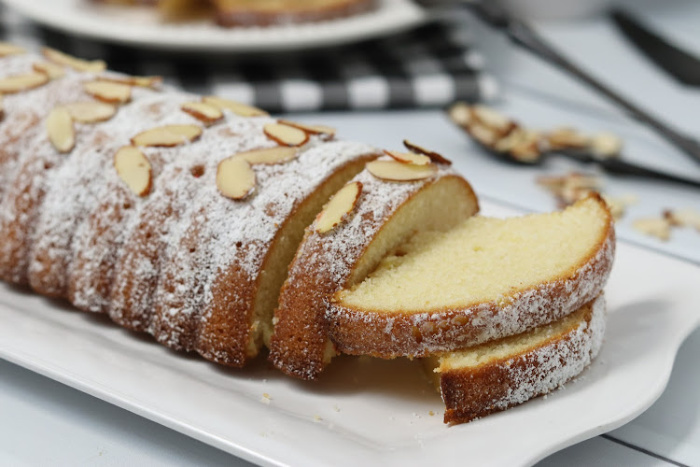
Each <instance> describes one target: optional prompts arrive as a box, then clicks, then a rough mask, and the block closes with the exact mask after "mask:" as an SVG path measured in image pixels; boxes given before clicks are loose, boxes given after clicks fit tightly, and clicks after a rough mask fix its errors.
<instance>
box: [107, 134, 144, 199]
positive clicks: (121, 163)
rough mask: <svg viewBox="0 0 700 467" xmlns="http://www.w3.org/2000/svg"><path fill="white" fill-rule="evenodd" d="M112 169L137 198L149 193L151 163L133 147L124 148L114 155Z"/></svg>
mask: <svg viewBox="0 0 700 467" xmlns="http://www.w3.org/2000/svg"><path fill="white" fill-rule="evenodd" d="M114 168H115V169H116V170H117V174H119V178H121V179H122V181H123V182H124V183H126V185H127V186H128V187H129V189H130V190H131V191H133V192H134V194H136V195H137V196H146V195H147V194H148V193H150V192H151V186H152V185H153V174H152V170H151V163H150V162H149V161H148V158H147V157H146V155H145V154H144V153H143V152H142V151H141V150H140V149H139V148H135V147H134V146H124V147H123V148H121V149H119V150H118V151H117V152H116V153H115V154H114Z"/></svg>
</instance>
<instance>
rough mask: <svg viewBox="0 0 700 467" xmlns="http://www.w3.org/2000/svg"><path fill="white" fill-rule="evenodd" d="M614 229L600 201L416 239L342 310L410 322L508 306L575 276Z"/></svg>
mask: <svg viewBox="0 0 700 467" xmlns="http://www.w3.org/2000/svg"><path fill="white" fill-rule="evenodd" d="M610 229H611V223H610V215H609V213H608V210H607V208H606V207H605V205H604V203H603V202H602V201H600V199H598V198H595V197H591V198H587V199H586V200H583V201H580V202H579V203H577V204H575V205H574V206H571V207H569V208H568V209H566V210H565V211H561V212H556V213H548V214H534V215H529V216H524V217H519V218H509V219H494V218H486V217H473V218H471V219H468V220H466V221H465V222H464V223H462V224H461V225H459V226H457V227H455V228H454V229H451V230H448V231H442V232H441V231H424V232H420V233H417V234H416V235H415V236H413V237H412V238H411V239H410V240H409V241H408V242H407V243H406V244H404V245H402V246H401V247H400V248H398V249H397V250H395V251H394V252H393V254H391V255H389V256H387V257H385V258H384V259H383V260H382V261H381V263H380V264H379V266H378V267H377V268H376V270H374V272H373V273H372V274H370V275H369V277H367V278H366V279H365V280H364V281H362V282H361V283H359V284H358V285H356V286H355V287H352V288H350V289H348V290H344V291H342V292H340V293H339V294H338V295H337V298H338V303H339V305H340V306H342V307H347V308H350V309H355V310H366V311H372V312H375V313H397V312H399V313H407V314H412V313H423V312H427V311H430V310H440V309H454V308H464V307H468V306H470V305H473V304H476V303H480V302H485V301H497V302H498V301H503V302H504V303H505V302H507V300H508V297H509V296H512V295H514V294H515V293H517V292H520V291H524V290H527V289H529V288H532V287H536V286H537V285H538V284H541V283H543V282H546V281H553V280H556V279H558V278H566V277H569V276H571V275H572V274H573V273H574V272H575V271H576V269H577V268H579V267H580V266H581V265H583V264H584V263H585V262H586V261H588V260H589V259H590V258H591V257H592V256H593V255H594V254H595V252H596V251H597V250H599V249H600V247H601V245H602V243H603V242H604V241H605V240H606V237H607V236H608V235H609V230H610ZM436 291H439V293H436Z"/></svg>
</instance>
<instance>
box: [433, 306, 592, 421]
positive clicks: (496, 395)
mask: <svg viewBox="0 0 700 467" xmlns="http://www.w3.org/2000/svg"><path fill="white" fill-rule="evenodd" d="M583 308H586V310H585V314H584V319H583V321H582V322H577V323H574V325H573V326H572V327H569V328H568V329H564V330H562V331H561V332H559V333H558V334H553V335H551V336H549V337H548V338H547V339H546V340H545V341H543V342H540V343H539V344H538V345H536V346H535V347H531V348H529V349H528V350H526V351H524V352H522V353H520V354H519V355H511V356H509V358H502V359H500V360H496V361H491V362H488V363H485V364H482V365H480V366H477V367H475V368H464V369H459V368H457V369H447V370H445V371H444V372H442V373H441V374H440V392H441V394H442V399H443V401H444V402H445V407H446V410H445V416H444V421H445V423H449V424H458V423H466V422H470V421H472V420H474V419H477V418H481V417H484V416H486V415H489V414H492V413H495V412H501V411H503V410H506V409H508V408H510V407H513V406H515V405H519V404H521V403H523V402H526V401H527V400H530V399H532V398H535V397H539V396H542V395H544V394H547V393H549V392H551V391H552V390H554V389H556V388H558V387H560V386H562V385H563V384H564V383H566V382H568V381H569V380H571V379H573V378H574V377H576V376H577V375H578V374H580V373H581V371H583V370H584V369H585V368H586V367H587V366H588V365H589V364H590V363H591V361H592V359H593V358H595V357H596V356H597V354H598V352H599V350H600V347H601V345H602V342H603V336H604V333H605V300H604V298H603V297H602V296H601V297H599V298H597V299H596V300H594V301H593V302H592V303H588V304H586V305H584V307H583Z"/></svg>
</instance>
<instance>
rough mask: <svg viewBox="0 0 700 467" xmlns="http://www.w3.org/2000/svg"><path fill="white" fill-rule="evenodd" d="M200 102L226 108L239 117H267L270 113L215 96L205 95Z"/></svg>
mask: <svg viewBox="0 0 700 467" xmlns="http://www.w3.org/2000/svg"><path fill="white" fill-rule="evenodd" d="M202 102H204V103H206V104H210V105H213V106H215V107H218V108H219V109H221V110H228V111H230V112H233V113H235V114H236V115H238V116H240V117H267V116H269V115H270V114H268V113H267V112H265V111H264V110H262V109H258V108H257V107H253V106H251V105H247V104H241V103H240V102H236V101H232V100H230V99H223V98H221V97H216V96H205V97H203V98H202Z"/></svg>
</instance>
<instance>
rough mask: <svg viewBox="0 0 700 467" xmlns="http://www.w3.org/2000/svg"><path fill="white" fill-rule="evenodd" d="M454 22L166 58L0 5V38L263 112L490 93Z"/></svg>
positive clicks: (444, 100)
mask: <svg viewBox="0 0 700 467" xmlns="http://www.w3.org/2000/svg"><path fill="white" fill-rule="evenodd" d="M466 36H467V35H466V34H464V31H463V30H462V29H460V28H459V27H458V26H456V25H449V24H442V23H434V24H429V25H426V26H423V27H421V28H418V29H416V30H414V31H411V32H408V33H402V34H399V35H395V36H392V37H389V38H383V39H376V40H367V41H364V42H361V43H356V44H352V45H345V46H340V47H334V48H332V49H326V50H323V49H321V50H318V51H306V52H304V53H285V54H269V53H268V54H248V55H221V54H204V55H202V54H172V53H165V52H160V51H153V50H142V49H138V48H134V47H129V46H122V45H116V44H109V43H104V42H99V41H94V40H88V39H81V38H76V37H73V36H70V35H67V34H64V33H62V32H57V31H54V30H50V29H47V28H44V27H41V26H39V25H37V24H35V23H32V22H31V21H29V20H27V19H25V18H23V17H21V16H20V15H19V14H17V13H15V12H14V11H12V10H10V9H9V8H7V7H3V6H2V5H0V40H5V41H10V42H14V43H17V44H20V45H23V46H27V47H33V48H38V47H40V46H42V45H48V46H50V47H54V48H57V49H60V50H63V51H65V52H67V53H70V54H72V55H76V56H79V57H83V58H103V59H105V60H106V61H107V63H108V64H109V66H110V68H111V69H114V70H117V71H121V72H124V73H129V74H133V75H161V76H163V77H164V78H165V81H166V82H167V83H169V84H172V85H176V86H179V87H181V88H184V89H186V90H188V91H191V92H196V93H200V94H217V95H220V96H222V97H228V98H231V99H235V100H238V101H241V102H246V103H249V104H253V105H256V106H258V107H261V108H264V109H267V110H269V111H271V112H276V113H280V112H304V111H323V110H352V109H365V110H370V109H397V108H426V107H442V106H445V105H447V104H449V103H451V102H453V101H455V100H458V99H459V100H468V101H477V100H482V99H484V98H489V97H491V96H492V95H493V94H495V89H496V86H495V83H494V81H493V80H492V79H491V78H490V77H489V76H488V75H486V74H484V73H482V72H481V68H482V66H481V65H482V62H483V60H482V59H481V57H480V55H479V54H478V53H476V52H475V51H474V50H473V49H472V48H470V46H469V42H468V39H467V37H466Z"/></svg>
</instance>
